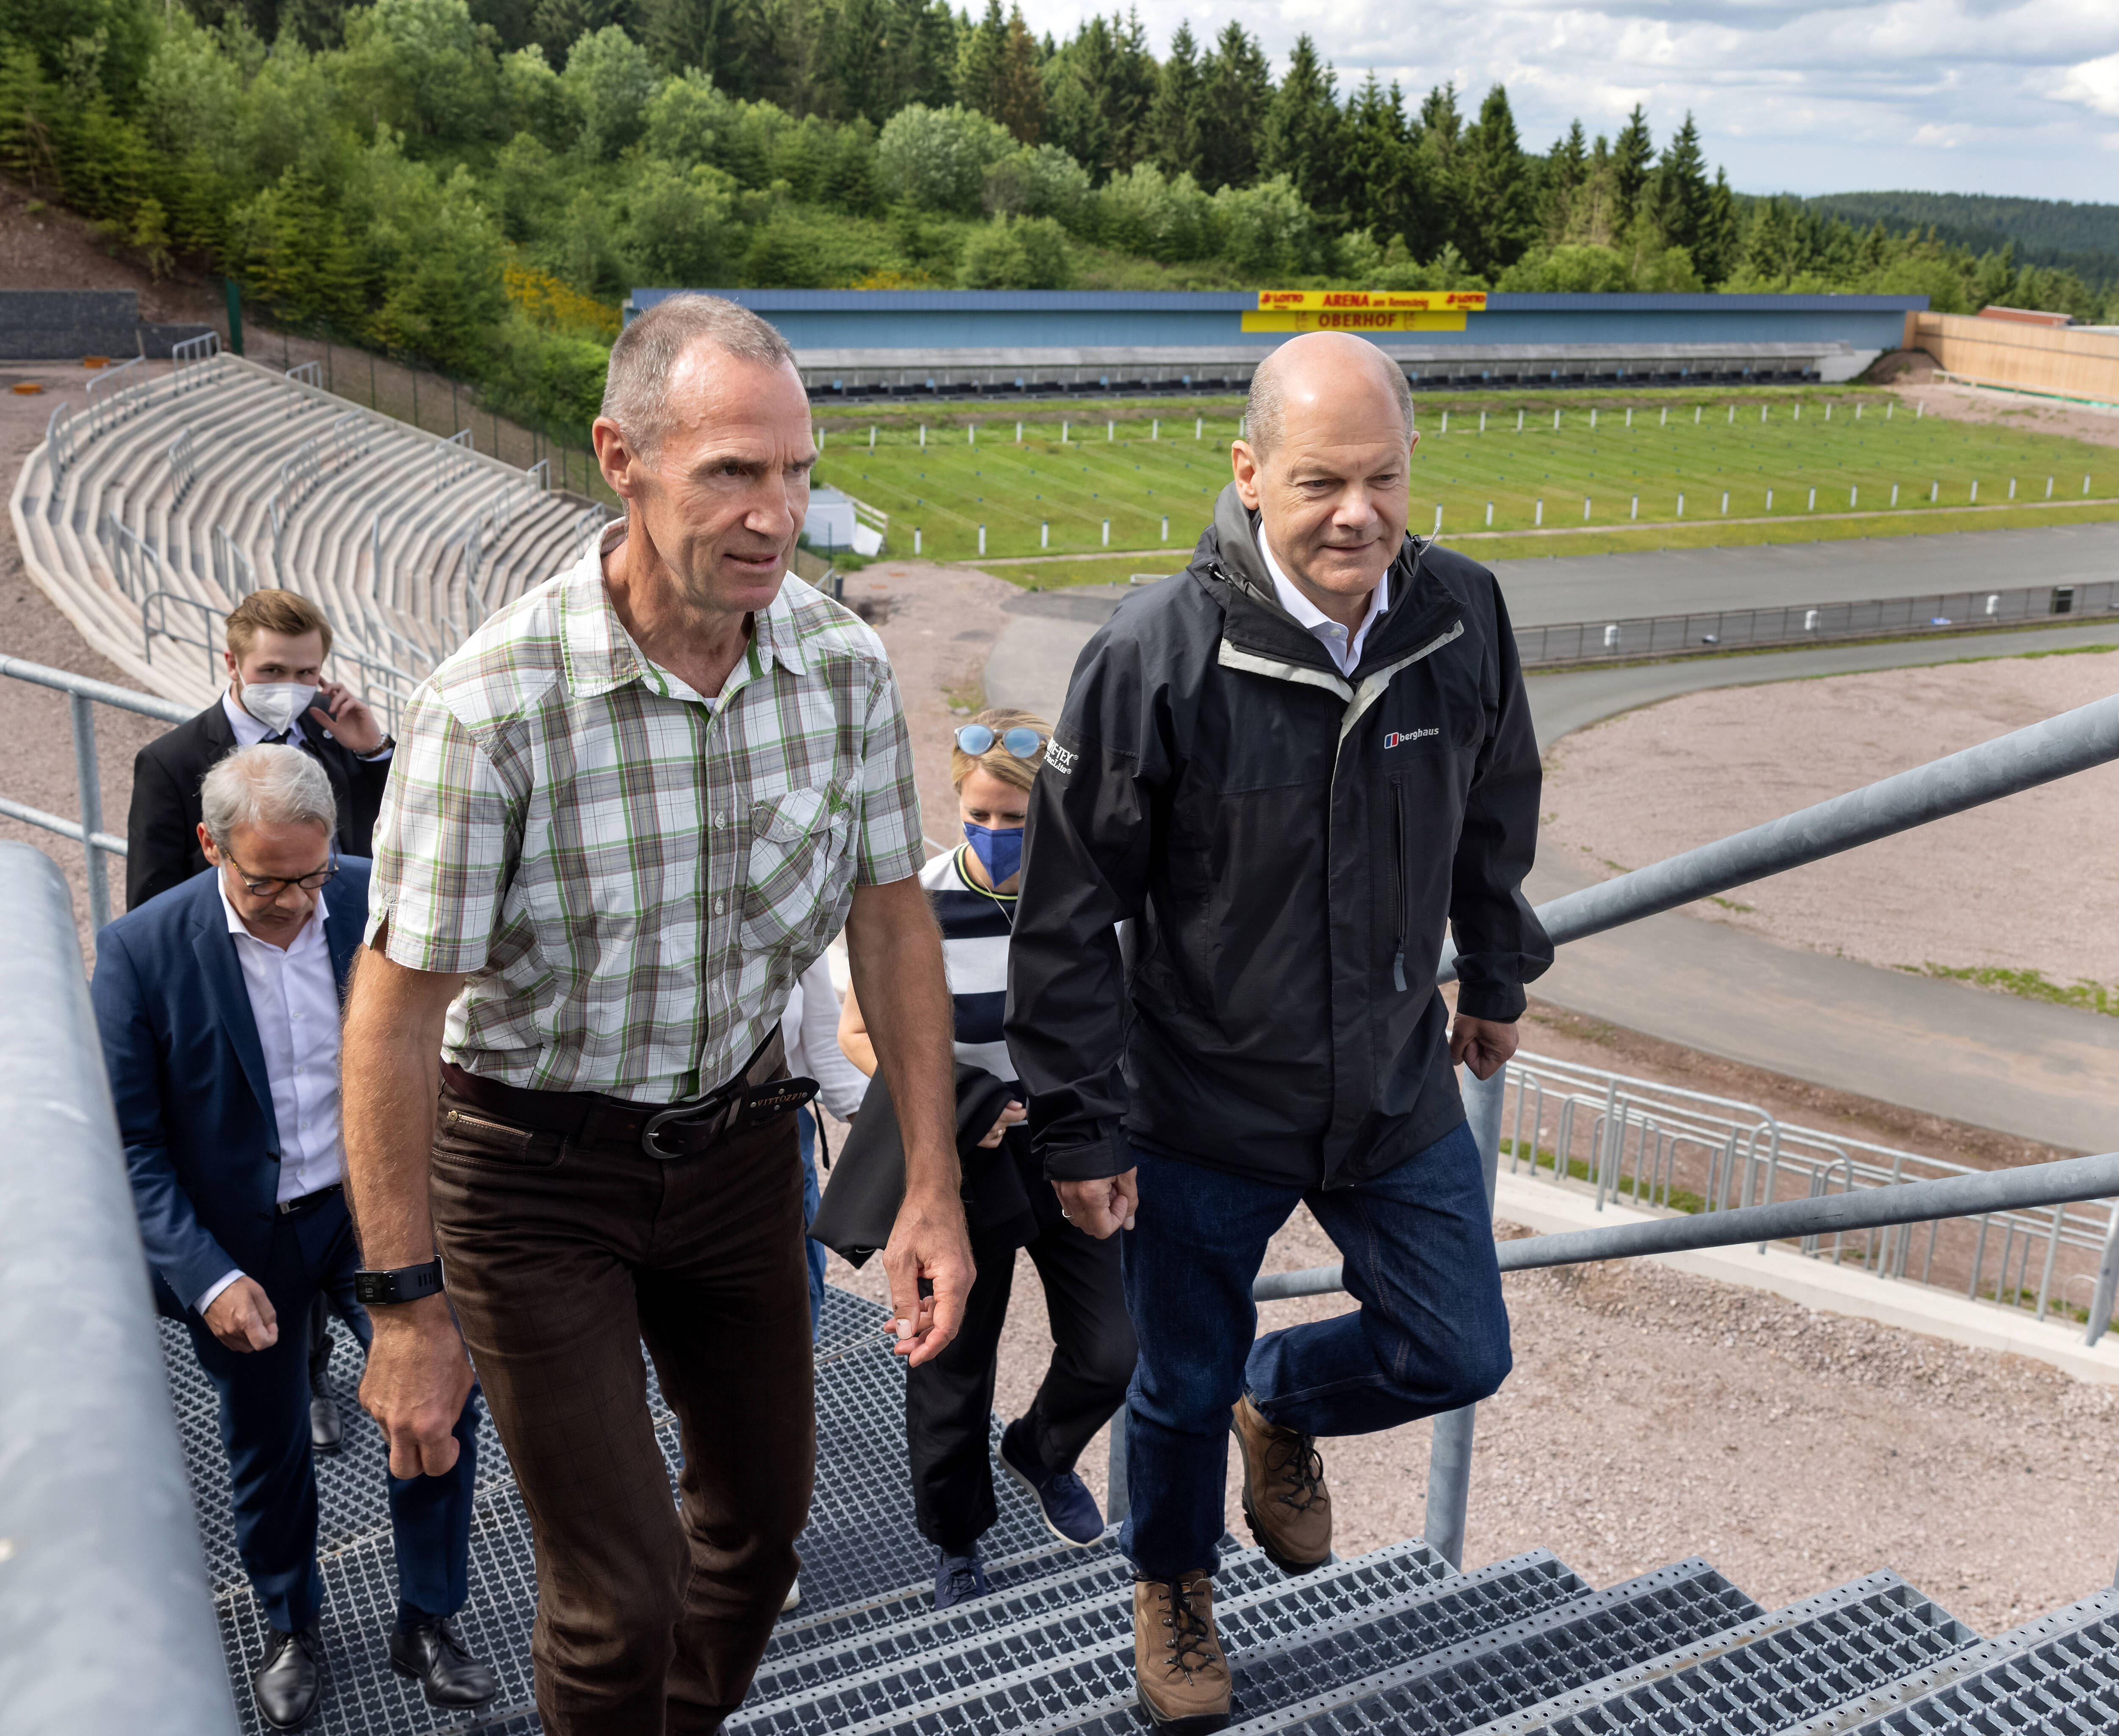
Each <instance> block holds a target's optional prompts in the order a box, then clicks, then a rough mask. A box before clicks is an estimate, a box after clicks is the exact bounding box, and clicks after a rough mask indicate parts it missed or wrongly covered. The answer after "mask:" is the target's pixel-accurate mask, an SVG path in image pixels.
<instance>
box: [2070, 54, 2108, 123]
mask: <svg viewBox="0 0 2119 1736" xmlns="http://www.w3.org/2000/svg"><path fill="white" fill-rule="evenodd" d="M2055 95H2057V96H2059V97H2060V98H2061V100H2062V101H2064V102H2071V103H2081V104H2084V105H2085V106H2086V107H2089V108H2092V109H2095V110H2096V111H2097V112H2098V114H2119V54H2107V55H2106V56H2105V57H2104V58H2103V59H2102V60H2085V61H2084V63H2082V64H2081V65H2080V66H2079V67H2069V68H2068V72H2067V77H2066V78H2064V79H2062V80H2061V85H2060V89H2059V90H2058V91H2056V92H2055Z"/></svg>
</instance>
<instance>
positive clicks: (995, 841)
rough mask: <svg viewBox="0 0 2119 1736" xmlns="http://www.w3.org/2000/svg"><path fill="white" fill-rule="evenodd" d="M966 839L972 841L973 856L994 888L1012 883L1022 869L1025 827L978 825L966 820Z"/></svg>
mask: <svg viewBox="0 0 2119 1736" xmlns="http://www.w3.org/2000/svg"><path fill="white" fill-rule="evenodd" d="M964 836H965V837H966V838H968V839H969V840H970V841H971V854H972V855H974V856H976V857H978V859H979V864H980V866H981V867H983V868H984V869H985V871H986V875H987V877H988V878H989V879H990V880H992V881H993V883H994V884H995V885H996V886H999V885H1002V884H1005V883H1006V882H1007V881H1009V880H1013V879H1014V878H1015V876H1016V875H1017V873H1018V871H1020V870H1021V869H1022V827H1020V826H1005V827H1003V826H975V825H973V824H971V822H970V821H969V820H966V821H965V822H964Z"/></svg>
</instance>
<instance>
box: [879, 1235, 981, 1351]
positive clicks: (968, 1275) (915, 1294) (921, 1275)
mask: <svg viewBox="0 0 2119 1736" xmlns="http://www.w3.org/2000/svg"><path fill="white" fill-rule="evenodd" d="M883 1270H884V1272H886V1273H887V1274H888V1275H889V1278H890V1308H891V1315H892V1317H893V1320H894V1321H896V1323H897V1354H898V1355H900V1356H902V1357H903V1358H905V1359H906V1367H908V1368H917V1367H919V1366H920V1364H921V1363H922V1362H933V1361H934V1358H936V1357H938V1356H939V1355H940V1354H941V1353H942V1352H943V1351H944V1349H945V1348H947V1347H948V1343H949V1340H950V1339H953V1338H954V1337H955V1336H956V1335H957V1329H958V1328H959V1327H960V1326H962V1325H963V1323H964V1301H965V1298H966V1297H968V1296H969V1295H970V1294H971V1279H972V1278H973V1277H974V1276H975V1275H976V1271H975V1269H974V1267H973V1265H972V1264H971V1237H969V1236H968V1235H967V1234H966V1232H965V1230H964V1205H963V1201H962V1200H960V1199H958V1198H957V1196H956V1195H953V1194H951V1195H934V1196H928V1195H913V1194H907V1195H906V1196H905V1203H904V1204H903V1205H901V1206H899V1207H898V1209H897V1222H896V1223H893V1224H892V1226H891V1228H890V1245H889V1246H888V1247H886V1248H885V1249H884V1250H883ZM922 1279H925V1281H926V1283H927V1285H928V1293H927V1294H926V1295H925V1296H922V1295H921V1294H920V1281H921V1280H922Z"/></svg>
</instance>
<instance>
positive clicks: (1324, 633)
mask: <svg viewBox="0 0 2119 1736" xmlns="http://www.w3.org/2000/svg"><path fill="white" fill-rule="evenodd" d="M1258 545H1259V554H1260V555H1262V556H1264V559H1265V569H1266V571H1267V572H1268V573H1271V574H1272V575H1273V592H1274V594H1275V595H1276V596H1278V597H1279V599H1280V606H1281V607H1282V608H1283V609H1285V610H1287V612H1288V613H1289V614H1290V615H1293V616H1294V617H1295V618H1296V620H1298V621H1300V622H1301V624H1303V625H1304V626H1305V627H1307V628H1308V629H1310V632H1311V633H1313V634H1315V635H1316V638H1317V640H1318V643H1319V644H1321V645H1323V646H1324V648H1325V649H1326V650H1327V651H1328V652H1331V653H1332V661H1333V662H1335V663H1337V664H1338V666H1339V673H1340V674H1341V675H1352V674H1353V672H1354V666H1355V665H1356V664H1357V663H1359V662H1360V661H1361V642H1362V640H1364V639H1366V638H1368V636H1369V629H1370V628H1371V627H1373V626H1374V625H1375V623H1376V618H1377V617H1378V616H1379V615H1381V614H1382V613H1383V612H1384V610H1386V609H1388V608H1389V607H1390V574H1389V573H1384V576H1383V578H1381V579H1380V580H1379V582H1378V583H1377V585H1376V588H1375V592H1373V593H1372V594H1371V595H1370V599H1369V612H1368V613H1367V615H1364V616H1363V617H1362V619H1361V625H1360V626H1358V627H1354V628H1347V627H1342V625H1340V624H1339V623H1338V622H1337V621H1335V620H1333V619H1332V617H1331V616H1330V615H1327V614H1325V612H1324V610H1322V609H1319V607H1318V606H1317V605H1316V604H1315V603H1313V602H1311V601H1310V599H1309V598H1308V597H1306V596H1304V595H1303V594H1302V593H1301V592H1300V591H1298V590H1296V588H1295V585H1294V583H1293V581H1292V580H1291V579H1290V578H1288V576H1287V574H1286V573H1283V572H1282V571H1281V570H1280V563H1279V562H1278V561H1277V560H1275V559H1273V550H1272V549H1270V548H1269V547H1268V546H1267V544H1266V540H1265V522H1264V520H1263V519H1261V520H1260V521H1259V527H1258Z"/></svg>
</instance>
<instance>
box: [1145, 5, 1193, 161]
mask: <svg viewBox="0 0 2119 1736" xmlns="http://www.w3.org/2000/svg"><path fill="white" fill-rule="evenodd" d="M1204 92H1205V81H1204V78H1203V74H1202V71H1201V68H1200V65H1199V41H1198V39H1196V38H1195V37H1194V35H1193V34H1192V26H1191V24H1190V23H1189V21H1180V22H1179V24H1178V26H1177V32H1176V34H1175V35H1173V36H1172V37H1171V39H1170V53H1169V54H1168V55H1167V56H1166V57H1165V58H1164V60H1163V63H1162V73H1161V75H1160V76H1159V77H1157V80H1156V85H1155V98H1154V100H1153V101H1152V102H1150V103H1149V104H1148V157H1149V159H1150V160H1152V161H1153V162H1154V164H1155V165H1156V166H1157V168H1158V169H1162V172H1163V173H1164V174H1171V175H1176V174H1189V175H1193V176H1194V177H1196V176H1197V175H1198V174H1199V110H1200V104H1201V101H1202V99H1203V95H1204Z"/></svg>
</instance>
